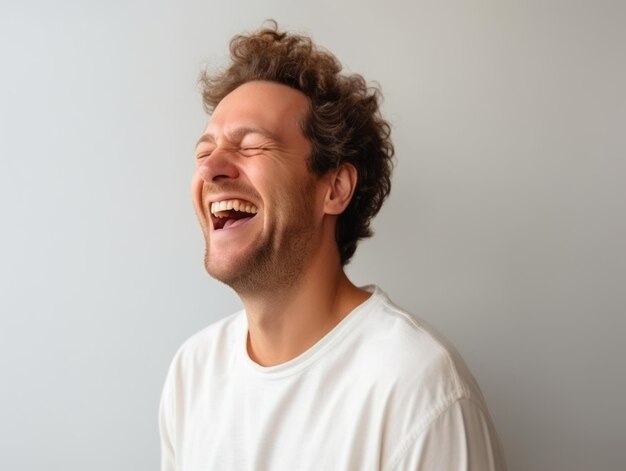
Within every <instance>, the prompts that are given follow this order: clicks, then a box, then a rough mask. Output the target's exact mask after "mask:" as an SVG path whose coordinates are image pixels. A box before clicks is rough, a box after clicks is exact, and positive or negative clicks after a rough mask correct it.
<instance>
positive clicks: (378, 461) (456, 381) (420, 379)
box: [159, 288, 506, 471]
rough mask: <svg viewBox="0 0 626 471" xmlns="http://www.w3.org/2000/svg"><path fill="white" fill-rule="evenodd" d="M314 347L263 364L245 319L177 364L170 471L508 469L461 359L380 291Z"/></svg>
mask: <svg viewBox="0 0 626 471" xmlns="http://www.w3.org/2000/svg"><path fill="white" fill-rule="evenodd" d="M370 290H371V291H373V294H372V296H371V297H370V298H369V299H368V300H367V301H366V302H364V303H363V304H362V305H360V306H359V307H357V308H356V309H355V310H354V311H353V312H351V313H350V314H349V315H348V316H347V317H345V318H344V319H343V320H342V321H341V322H340V323H339V324H338V325H337V326H336V327H335V328H334V329H333V330H332V331H331V332H330V333H328V334H327V335H326V336H325V337H324V338H322V339H321V340H320V341H319V342H318V343H316V344H315V345H314V346H313V347H311V348H310V349H309V350H307V351H306V352H304V353H303V354H301V355H300V356H298V357H296V358H294V359H293V360H290V361H288V362H286V363H283V364H280V365H277V366H272V367H262V366H260V365H258V364H257V363H254V362H253V361H252V360H251V359H250V357H249V356H248V353H247V350H246V340H247V333H248V326H247V319H246V316H245V313H244V312H243V311H242V312H239V313H237V314H235V315H232V316H230V317H227V318H225V319H222V320H220V321H218V322H216V323H215V324H212V325H210V326H209V327H207V328H206V329H204V330H202V331H200V332H199V333H197V334H196V335H194V336H193V337H191V338H190V339H189V340H187V341H186V342H185V343H184V344H183V346H182V347H181V348H180V349H179V351H178V352H177V353H176V356H175V357H174V360H173V361H172V365H171V367H170V370H169V373H168V376H167V379H166V382H165V387H164V389H163V394H162V397H161V405H160V416H159V420H160V430H161V449H162V468H161V469H162V470H163V471H174V470H176V471H209V470H211V471H213V470H219V471H228V470H255V471H263V470H272V471H288V470H316V471H320V470H329V471H339V470H356V471H361V470H388V471H391V470H424V471H431V470H432V471H461V470H464V471H466V470H471V471H492V470H497V471H502V470H505V469H506V467H505V464H504V458H503V455H502V452H501V449H500V446H499V443H498V439H497V436H496V433H495V430H494V428H493V425H492V422H491V419H490V418H489V414H488V412H487V408H486V406H485V403H484V400H483V397H482V394H481V393H480V390H479V388H478V385H477V384H476V382H475V381H474V379H473V377H472V376H471V374H470V373H469V372H468V370H467V369H466V367H465V365H464V363H463V361H462V360H461V359H460V357H459V356H458V354H457V353H456V352H455V351H454V349H452V348H451V347H450V346H448V345H447V344H446V343H445V341H444V340H442V339H441V338H439V337H438V336H436V335H435V334H433V332H431V331H430V330H429V329H428V328H426V327H425V326H424V325H422V324H421V323H420V322H419V321H417V320H415V319H414V318H413V317H411V316H410V315H408V314H407V313H405V312H403V311H402V310H400V309H399V308H397V307H396V306H394V305H393V304H392V303H391V302H390V301H389V299H388V298H387V297H386V295H385V294H384V293H382V292H381V291H380V290H379V289H378V288H371V289H370Z"/></svg>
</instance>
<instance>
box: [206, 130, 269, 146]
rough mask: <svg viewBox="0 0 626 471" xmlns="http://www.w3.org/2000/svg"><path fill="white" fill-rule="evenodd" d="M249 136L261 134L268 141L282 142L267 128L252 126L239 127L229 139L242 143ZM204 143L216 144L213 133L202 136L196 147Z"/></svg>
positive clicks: (229, 134) (231, 133) (231, 132)
mask: <svg viewBox="0 0 626 471" xmlns="http://www.w3.org/2000/svg"><path fill="white" fill-rule="evenodd" d="M247 134H261V135H262V136H265V137H267V138H268V139H272V140H273V141H279V140H280V139H279V137H278V135H277V134H275V133H273V132H271V131H268V130H267V129H265V128H261V127H250V126H242V127H239V128H235V129H234V130H232V131H230V132H229V133H228V138H229V139H230V140H232V141H240V140H241V139H243V138H244V136H246V135H247ZM203 142H209V143H214V142H215V137H214V136H213V134H211V133H205V134H203V135H202V136H200V139H198V142H197V143H196V147H198V146H199V145H200V144H202V143H203Z"/></svg>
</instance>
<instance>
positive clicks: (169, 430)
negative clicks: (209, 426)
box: [159, 371, 176, 471]
mask: <svg viewBox="0 0 626 471" xmlns="http://www.w3.org/2000/svg"><path fill="white" fill-rule="evenodd" d="M171 376H172V372H171V371H170V372H169V374H168V375H167V379H166V380H165V385H164V386H163V392H162V393H161V401H160V403H159V433H160V438H161V471H176V459H175V448H174V443H175V435H174V433H175V429H174V422H175V421H174V412H175V411H174V397H173V391H172V390H173V385H172V378H171Z"/></svg>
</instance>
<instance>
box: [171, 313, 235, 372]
mask: <svg viewBox="0 0 626 471" xmlns="http://www.w3.org/2000/svg"><path fill="white" fill-rule="evenodd" d="M245 332H246V322H245V314H244V313H243V311H239V312H236V313H235V314H232V315H230V316H227V317H225V318H223V319H220V320H218V321H216V322H214V323H212V324H210V325H209V326H207V327H205V328H204V329H202V330H200V331H199V332H197V333H195V334H193V335H192V336H191V337H189V338H188V339H187V340H186V341H185V342H183V344H182V345H181V346H180V347H179V348H178V350H177V352H176V353H175V355H174V358H173V359H172V362H171V365H170V373H169V376H175V377H178V379H182V377H184V376H194V372H196V371H199V370H204V371H206V370H207V368H211V367H212V366H213V365H214V366H215V367H219V366H220V364H221V365H227V364H228V361H226V360H227V359H228V358H229V357H232V356H233V355H235V353H236V351H237V347H239V345H240V342H242V341H245Z"/></svg>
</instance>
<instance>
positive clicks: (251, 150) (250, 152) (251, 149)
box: [239, 147, 263, 157]
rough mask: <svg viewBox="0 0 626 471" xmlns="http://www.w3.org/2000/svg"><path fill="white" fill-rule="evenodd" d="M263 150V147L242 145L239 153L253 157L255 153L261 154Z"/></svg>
mask: <svg viewBox="0 0 626 471" xmlns="http://www.w3.org/2000/svg"><path fill="white" fill-rule="evenodd" d="M262 150H263V148H262V147H242V148H241V149H239V153H240V154H241V155H243V156H245V157H252V156H253V155H257V154H260V153H261V151H262Z"/></svg>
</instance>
